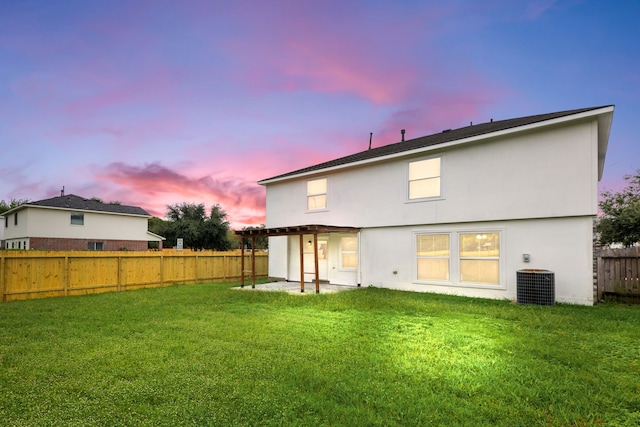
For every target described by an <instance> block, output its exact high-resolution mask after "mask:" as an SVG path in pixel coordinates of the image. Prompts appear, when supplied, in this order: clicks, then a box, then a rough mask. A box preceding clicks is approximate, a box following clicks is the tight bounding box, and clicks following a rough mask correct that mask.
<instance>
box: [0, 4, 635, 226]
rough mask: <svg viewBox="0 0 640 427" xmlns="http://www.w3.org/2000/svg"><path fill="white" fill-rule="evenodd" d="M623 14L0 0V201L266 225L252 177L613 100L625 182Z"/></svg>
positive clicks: (539, 8) (626, 49) (629, 78)
mask: <svg viewBox="0 0 640 427" xmlns="http://www.w3.org/2000/svg"><path fill="white" fill-rule="evenodd" d="M638 22H640V2H628V1H608V2H602V1H598V0H565V1H562V0H560V1H553V0H530V1H527V0H523V1H515V2H514V1H510V0H488V1H466V0H453V1H447V2H440V1H433V2H432V1H402V2H398V1H349V0H341V1H278V0H275V1H269V2H263V1H238V2H229V1H217V0H211V1H200V0H197V1H196V0H193V1H192V0H183V1H179V2H177V1H169V0H167V1H164V0H108V1H107V0H81V1H80V0H79V1H76V0H64V1H63V0H54V1H51V0H47V1H44V0H0V142H1V144H2V148H3V150H2V157H1V161H0V199H4V200H10V199H12V198H16V199H24V198H28V199H30V200H39V199H43V198H47V197H53V196H56V195H59V194H60V189H61V188H62V187H63V186H64V187H65V190H66V192H67V193H73V194H77V195H80V196H85V197H99V198H101V199H103V200H105V201H115V200H117V201H120V202H122V203H124V204H132V205H137V206H141V207H143V208H145V209H147V210H148V211H149V212H150V213H151V214H153V215H157V216H163V215H164V214H165V213H166V205H167V204H173V203H180V202H184V201H187V202H195V203H204V204H205V205H208V206H210V205H213V204H215V203H218V204H220V205H221V206H222V207H223V209H225V210H226V211H227V213H228V215H229V220H231V222H232V224H233V225H234V226H236V227H239V226H243V225H251V224H259V223H262V222H264V188H262V187H261V186H258V185H257V184H256V181H258V180H260V179H263V178H268V177H270V176H274V175H277V174H280V173H284V172H287V171H290V170H293V169H297V168H300V167H304V166H308V165H310V164H315V163H318V162H321V161H325V160H330V159H332V158H336V157H339V156H343V155H347V154H351V153H354V152H357V151H361V150H364V149H366V148H367V147H368V142H369V132H373V145H374V146H380V145H385V144H389V143H394V142H397V141H398V140H399V138H400V129H406V130H407V139H410V138H415V137H419V136H423V135H428V134H430V133H434V132H439V131H441V130H442V129H449V128H456V127H461V126H466V125H468V124H469V122H474V123H479V122H483V121H488V120H489V119H491V118H493V119H495V120H500V119H507V118H512V117H519V116H525V115H532V114H541V113H548V112H554V111H561V110H566V109H574V108H583V107H592V106H600V105H611V104H613V105H615V106H616V110H615V113H614V119H613V126H612V130H611V135H610V139H609V150H608V153H607V160H606V164H605V171H604V176H603V180H602V182H601V183H600V190H603V189H609V190H617V189H619V188H621V187H622V186H623V184H624V180H623V177H624V176H625V175H627V174H631V173H634V172H635V171H636V170H637V169H640V160H638V159H640V144H639V143H638V140H637V139H638V138H637V133H638V130H639V129H638V128H639V126H638V124H637V123H638V119H637V117H640V49H638V46H637V41H638V40H640V29H639V26H638V25H637V23H638Z"/></svg>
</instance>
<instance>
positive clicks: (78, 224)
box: [71, 212, 84, 226]
mask: <svg viewBox="0 0 640 427" xmlns="http://www.w3.org/2000/svg"><path fill="white" fill-rule="evenodd" d="M74 215H75V216H76V217H77V218H76V220H77V219H78V217H79V218H80V219H81V221H82V222H73V216H74ZM71 225H75V226H83V225H84V213H83V212H71Z"/></svg>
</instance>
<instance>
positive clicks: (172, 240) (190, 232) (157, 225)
mask: <svg viewBox="0 0 640 427" xmlns="http://www.w3.org/2000/svg"><path fill="white" fill-rule="evenodd" d="M226 218H227V213H226V212H225V211H224V210H223V209H222V208H221V207H220V205H218V204H216V205H213V206H212V207H211V210H210V212H209V215H207V213H206V211H205V207H204V204H203V203H200V204H197V205H196V204H194V203H180V204H175V205H167V221H162V220H160V219H154V220H153V221H151V220H150V221H149V230H150V231H151V232H153V233H156V234H159V235H161V236H164V237H165V238H166V239H167V242H166V243H167V245H168V246H175V245H176V243H177V239H178V238H182V239H184V246H185V247H187V248H191V249H194V250H202V249H214V250H219V251H226V250H228V249H229V248H231V242H230V241H229V239H228V237H227V233H228V231H229V222H227V220H226Z"/></svg>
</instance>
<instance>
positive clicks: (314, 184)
mask: <svg viewBox="0 0 640 427" xmlns="http://www.w3.org/2000/svg"><path fill="white" fill-rule="evenodd" d="M326 208H327V178H322V179H314V180H312V181H307V210H309V211H315V210H318V209H326Z"/></svg>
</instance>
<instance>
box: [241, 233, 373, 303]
mask: <svg viewBox="0 0 640 427" xmlns="http://www.w3.org/2000/svg"><path fill="white" fill-rule="evenodd" d="M359 231H360V228H357V227H346V226H334V225H316V224H313V225H295V226H290V227H273V228H258V229H252V230H239V231H236V232H235V234H236V236H238V237H240V238H241V239H243V243H242V244H241V245H240V246H241V248H242V249H241V256H240V258H241V260H242V261H241V269H242V273H241V276H240V277H241V284H240V286H241V287H244V273H245V269H244V239H245V238H250V239H251V287H252V288H255V287H256V268H255V267H256V260H255V238H256V237H269V236H300V292H304V235H305V234H313V259H314V263H315V276H316V277H315V283H316V293H320V275H319V272H318V234H330V233H357V232H359Z"/></svg>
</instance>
